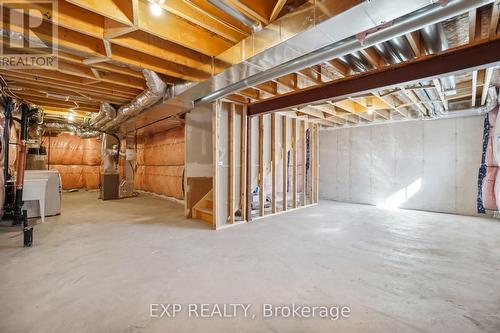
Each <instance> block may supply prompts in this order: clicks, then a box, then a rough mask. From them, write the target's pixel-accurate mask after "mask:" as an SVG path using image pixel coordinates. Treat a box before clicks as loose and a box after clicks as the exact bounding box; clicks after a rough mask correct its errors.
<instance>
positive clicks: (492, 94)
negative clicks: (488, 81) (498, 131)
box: [321, 87, 500, 131]
mask: <svg viewBox="0 0 500 333" xmlns="http://www.w3.org/2000/svg"><path fill="white" fill-rule="evenodd" d="M498 98H499V96H498V93H497V89H496V88H495V87H490V88H489V89H488V97H487V99H486V103H485V104H484V105H483V106H480V107H476V108H468V109H460V110H453V111H446V112H444V113H443V114H442V115H441V116H440V117H432V118H431V117H425V118H410V119H408V118H402V119H392V120H381V121H373V122H360V123H357V124H351V125H337V126H336V127H330V128H323V129H321V130H322V131H334V130H337V129H341V128H347V127H349V128H350V127H365V126H374V125H381V124H384V125H385V124H393V123H404V122H408V121H418V120H425V121H432V120H440V119H452V118H463V117H474V116H481V115H485V114H487V113H489V112H490V111H492V110H493V109H494V108H495V107H496V106H497V105H498V104H499V103H500V101H499V100H498Z"/></svg>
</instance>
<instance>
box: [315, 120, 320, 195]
mask: <svg viewBox="0 0 500 333" xmlns="http://www.w3.org/2000/svg"><path fill="white" fill-rule="evenodd" d="M318 127H319V126H318V124H315V125H314V175H315V177H314V184H315V186H314V189H315V191H314V203H318V202H319V128H318Z"/></svg>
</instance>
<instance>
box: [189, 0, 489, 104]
mask: <svg viewBox="0 0 500 333" xmlns="http://www.w3.org/2000/svg"><path fill="white" fill-rule="evenodd" d="M491 2H493V0H468V1H460V0H455V1H453V0H451V1H449V2H448V3H447V4H446V5H442V4H436V3H435V4H432V5H428V6H426V7H424V8H421V9H420V10H417V11H415V12H412V13H410V14H407V15H404V16H402V17H400V18H398V19H395V20H394V21H393V22H392V25H389V26H387V27H384V28H381V29H380V30H378V31H375V32H372V33H369V34H368V35H366V37H365V38H364V39H363V40H360V39H358V38H357V37H356V36H351V37H347V38H345V39H342V40H339V41H337V42H334V43H331V44H329V45H326V46H323V47H321V48H319V49H316V50H314V51H312V52H309V53H306V54H304V55H302V56H299V57H296V58H294V59H292V60H289V61H286V62H283V63H281V64H279V65H277V66H274V67H272V68H269V69H266V70H264V71H261V72H258V73H257V74H254V75H251V76H248V77H246V78H243V79H241V80H239V81H237V82H235V83H232V84H228V85H226V86H225V87H224V88H221V89H218V90H215V91H213V90H212V92H209V93H207V94H206V95H204V96H203V97H201V98H198V99H197V100H195V103H210V102H213V101H215V100H217V99H219V98H222V97H224V96H227V95H229V94H231V93H233V92H235V91H239V90H241V89H245V88H247V87H252V86H255V85H258V84H261V83H264V82H267V81H270V80H273V79H275V78H277V77H281V76H285V75H288V74H290V73H293V72H297V71H300V70H302V69H305V68H307V67H311V66H313V65H316V64H319V63H323V62H325V61H328V60H332V59H336V58H339V57H342V56H346V55H348V54H352V53H353V52H356V51H360V50H361V49H364V48H367V47H371V46H374V45H376V44H380V43H383V42H385V41H388V40H391V39H393V38H395V37H399V36H402V35H405V34H407V33H410V32H413V31H416V30H419V29H422V28H423V27H426V26H428V25H433V24H437V23H439V22H441V21H444V20H446V19H449V18H452V17H454V16H457V15H460V14H462V13H465V12H468V11H469V10H471V9H475V8H477V7H480V6H483V5H485V4H488V3H491ZM398 3H399V2H398ZM306 35H307V34H306ZM443 42H444V41H443ZM303 43H306V44H307V41H305V40H304V41H303ZM231 70H232V68H230V69H228V70H227V71H230V72H231ZM204 83H205V82H203V83H201V84H198V85H197V86H196V87H195V90H196V91H195V92H193V94H197V93H199V92H200V91H202V90H204V87H203V88H202V85H203V84H204ZM209 83H211V82H208V83H207V84H209ZM213 86H214V85H213V83H212V85H211V86H210V87H213ZM443 86H444V87H446V88H447V89H449V90H447V93H448V94H450V93H451V92H452V90H451V89H452V88H451V87H453V85H451V81H450V82H449V84H446V85H443ZM208 89H213V88H208Z"/></svg>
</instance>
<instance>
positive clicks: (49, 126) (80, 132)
mask: <svg viewBox="0 0 500 333" xmlns="http://www.w3.org/2000/svg"><path fill="white" fill-rule="evenodd" d="M41 126H42V128H43V129H44V130H54V131H61V132H72V133H73V134H74V135H76V136H78V137H80V138H95V137H98V136H100V135H101V134H102V132H100V131H92V130H86V129H83V128H81V127H78V126H76V125H73V124H67V123H54V122H51V123H44V124H43V125H41ZM37 131H38V129H37Z"/></svg>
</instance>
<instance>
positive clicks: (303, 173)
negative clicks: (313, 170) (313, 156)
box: [300, 120, 307, 206]
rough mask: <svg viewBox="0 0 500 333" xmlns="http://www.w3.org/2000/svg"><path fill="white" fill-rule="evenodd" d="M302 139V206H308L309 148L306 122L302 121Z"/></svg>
mask: <svg viewBox="0 0 500 333" xmlns="http://www.w3.org/2000/svg"><path fill="white" fill-rule="evenodd" d="M300 137H301V139H302V197H301V202H302V206H305V205H306V172H307V169H306V158H307V149H306V148H307V147H306V121H305V120H304V121H302V126H301V129H300Z"/></svg>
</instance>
